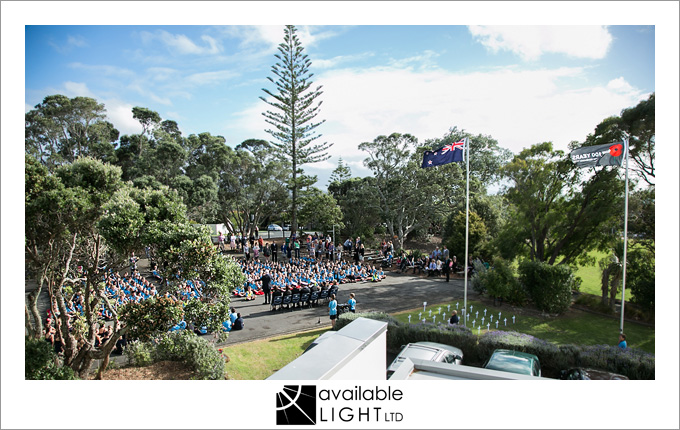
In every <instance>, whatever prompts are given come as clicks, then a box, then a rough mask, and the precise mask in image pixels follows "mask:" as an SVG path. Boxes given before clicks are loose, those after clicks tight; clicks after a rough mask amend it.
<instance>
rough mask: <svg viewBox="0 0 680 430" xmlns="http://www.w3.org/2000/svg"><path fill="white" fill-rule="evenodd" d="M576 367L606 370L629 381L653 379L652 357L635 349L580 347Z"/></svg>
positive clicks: (653, 359) (602, 346) (598, 346)
mask: <svg viewBox="0 0 680 430" xmlns="http://www.w3.org/2000/svg"><path fill="white" fill-rule="evenodd" d="M577 363H578V364H577V365H578V366H581V367H592V368H595V369H602V370H607V371H609V372H614V373H619V374H621V375H625V376H627V377H629V378H630V379H654V378H655V376H654V374H655V371H654V368H655V358H654V355H652V354H649V353H647V352H644V351H640V350H637V349H631V348H626V349H621V348H619V347H618V346H610V345H588V346H583V347H581V350H580V353H579V354H578V357H577Z"/></svg>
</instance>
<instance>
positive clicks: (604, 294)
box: [602, 267, 609, 306]
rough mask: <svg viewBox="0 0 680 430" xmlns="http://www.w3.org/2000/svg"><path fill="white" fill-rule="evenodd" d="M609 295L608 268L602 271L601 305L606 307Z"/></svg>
mask: <svg viewBox="0 0 680 430" xmlns="http://www.w3.org/2000/svg"><path fill="white" fill-rule="evenodd" d="M608 293H609V268H608V267H607V268H605V269H604V270H602V304H603V305H605V306H606V305H607V294H608Z"/></svg>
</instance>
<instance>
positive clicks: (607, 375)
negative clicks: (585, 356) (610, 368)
mask: <svg viewBox="0 0 680 430" xmlns="http://www.w3.org/2000/svg"><path fill="white" fill-rule="evenodd" d="M576 369H578V370H580V371H581V373H583V374H584V375H585V376H587V377H588V378H589V379H600V380H611V379H628V377H626V376H623V375H619V374H618V373H612V372H607V371H605V370H598V369H590V368H583V367H577V368H576Z"/></svg>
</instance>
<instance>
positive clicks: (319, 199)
mask: <svg viewBox="0 0 680 430" xmlns="http://www.w3.org/2000/svg"><path fill="white" fill-rule="evenodd" d="M300 223H301V224H302V225H307V224H309V225H310V226H311V228H312V229H314V230H321V231H323V232H327V231H329V230H332V229H333V225H337V226H338V227H339V228H341V229H342V228H344V227H345V226H344V224H343V223H342V211H341V210H340V206H338V204H337V202H336V201H335V198H333V196H332V195H331V194H328V193H324V192H323V191H321V190H319V189H318V188H312V189H311V190H309V191H307V192H306V193H305V195H304V196H303V197H302V199H301V206H300ZM338 232H339V231H338Z"/></svg>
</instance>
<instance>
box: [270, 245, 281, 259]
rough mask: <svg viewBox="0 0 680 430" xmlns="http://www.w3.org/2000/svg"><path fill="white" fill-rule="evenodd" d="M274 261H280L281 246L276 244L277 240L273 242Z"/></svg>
mask: <svg viewBox="0 0 680 430" xmlns="http://www.w3.org/2000/svg"><path fill="white" fill-rule="evenodd" d="M271 248H272V261H273V262H274V263H278V262H279V246H278V245H277V244H276V242H272V246H271Z"/></svg>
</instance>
